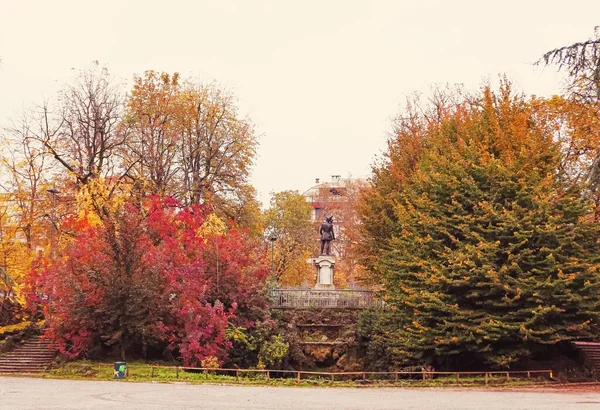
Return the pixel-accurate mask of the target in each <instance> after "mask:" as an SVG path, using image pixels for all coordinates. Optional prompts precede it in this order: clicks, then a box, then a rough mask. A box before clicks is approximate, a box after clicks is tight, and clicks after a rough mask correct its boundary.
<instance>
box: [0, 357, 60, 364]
mask: <svg viewBox="0 0 600 410" xmlns="http://www.w3.org/2000/svg"><path fill="white" fill-rule="evenodd" d="M52 359H54V356H44V357H31V356H10V357H1V358H0V363H10V362H12V361H22V360H29V361H36V362H48V361H52Z"/></svg>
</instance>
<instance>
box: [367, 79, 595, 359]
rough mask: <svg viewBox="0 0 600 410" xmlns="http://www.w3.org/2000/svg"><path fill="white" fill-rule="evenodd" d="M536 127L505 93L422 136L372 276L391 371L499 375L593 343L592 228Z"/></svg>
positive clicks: (484, 98) (524, 107) (488, 96)
mask: <svg viewBox="0 0 600 410" xmlns="http://www.w3.org/2000/svg"><path fill="white" fill-rule="evenodd" d="M540 121H541V120H540V119H539V118H536V116H535V115H534V110H533V109H532V107H531V104H529V103H528V102H527V101H526V100H525V98H524V97H522V96H515V95H513V93H512V91H511V90H510V85H509V84H507V83H505V84H503V86H502V88H501V90H500V91H499V92H498V93H497V94H495V93H493V92H492V91H491V90H490V89H489V88H486V89H484V90H483V92H482V93H481V95H480V96H478V98H477V99H476V100H470V101H468V102H464V103H463V104H461V105H460V107H457V109H456V110H455V111H454V112H453V113H452V114H451V115H449V116H448V118H446V119H444V120H443V121H441V122H440V123H439V125H438V126H436V127H433V128H431V129H430V130H429V135H428V138H427V140H428V147H427V149H425V150H424V152H423V153H422V155H421V156H420V158H419V160H418V163H417V165H416V167H415V171H414V172H413V173H412V174H411V175H410V176H409V177H408V178H407V179H406V180H404V181H403V183H402V187H401V188H400V189H398V191H397V193H396V199H395V201H394V204H393V207H392V208H391V209H388V212H391V214H392V215H393V217H392V218H391V219H390V221H391V225H393V226H394V229H392V231H393V232H394V235H392V236H390V237H388V238H384V240H383V243H382V246H381V248H380V253H379V255H380V257H379V258H378V261H377V262H376V264H375V270H376V272H377V273H378V275H379V279H380V281H381V282H382V283H383V286H384V292H385V294H386V296H387V298H388V301H389V303H390V304H391V305H392V307H393V308H395V309H397V312H398V315H399V317H400V323H401V324H402V325H401V326H398V328H396V329H391V333H390V338H395V339H396V340H400V342H401V343H400V344H401V347H397V346H396V347H395V348H394V352H393V353H394V356H395V360H397V362H398V363H405V364H407V363H411V362H414V363H424V362H432V363H437V364H440V363H442V364H443V365H446V366H451V363H453V362H454V361H461V362H463V363H465V362H464V360H468V361H469V362H471V363H473V362H475V363H477V362H479V363H483V362H485V363H487V364H492V365H494V366H496V367H504V368H506V367H509V366H511V365H512V364H515V363H517V362H518V361H519V360H521V359H523V358H526V357H527V356H528V355H529V354H530V353H531V352H532V351H533V350H534V349H536V348H537V347H539V346H541V345H551V344H554V343H557V342H559V341H562V340H570V339H573V338H578V337H591V336H593V335H594V334H595V333H594V325H595V324H596V321H597V319H598V313H597V312H598V310H599V307H600V306H599V302H600V297H599V295H598V290H599V287H600V276H599V275H598V267H597V265H598V261H599V255H600V247H599V245H598V241H597V233H598V226H597V225H596V224H594V223H593V222H591V212H592V207H591V204H590V203H589V201H588V200H586V199H584V198H583V196H582V195H581V190H580V189H579V188H578V186H577V185H575V184H569V185H566V184H564V179H563V178H562V177H561V175H560V173H559V172H558V169H559V164H560V155H561V153H560V149H559V144H558V143H556V142H555V141H554V140H553V135H552V133H550V132H548V131H547V130H548V127H546V126H545V125H544V124H541V123H540ZM374 189H377V186H375V188H374ZM365 206H368V197H367V202H366V203H365ZM369 222H370V221H369V220H365V223H366V224H368V223H369ZM396 344H397V343H396Z"/></svg>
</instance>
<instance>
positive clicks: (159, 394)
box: [0, 377, 600, 410]
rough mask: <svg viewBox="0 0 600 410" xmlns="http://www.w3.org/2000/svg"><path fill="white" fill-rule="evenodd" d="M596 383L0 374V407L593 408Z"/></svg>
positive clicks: (599, 401) (597, 402) (598, 395)
mask: <svg viewBox="0 0 600 410" xmlns="http://www.w3.org/2000/svg"><path fill="white" fill-rule="evenodd" d="M599 408H600V391H598V390H592V391H590V390H579V391H560V390H543V391H540V390H535V391H527V390H520V391H514V390H511V391H500V390H475V389H464V390H460V389H425V388H418V389H409V388H356V389H347V388H329V389H328V388H293V387H242V386H216V385H186V384H158V383H126V382H116V381H115V382H98V381H71V380H49V379H29V378H14V377H0V409H11V410H13V409H14V410H18V409H23V410H26V409H32V410H33V409H35V410H38V409H61V410H63V409H82V410H87V409H127V410H138V409H139V410H141V409H144V410H146V409H148V410H155V409H228V410H232V409H233V410H240V409H327V410H334V409H335V410H337V409H484V410H496V409H544V410H549V409H560V410H564V409H599Z"/></svg>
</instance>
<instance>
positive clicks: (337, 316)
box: [275, 309, 362, 371]
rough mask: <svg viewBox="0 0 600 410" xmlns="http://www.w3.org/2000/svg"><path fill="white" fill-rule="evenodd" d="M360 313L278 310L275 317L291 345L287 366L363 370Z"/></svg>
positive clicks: (323, 310)
mask: <svg viewBox="0 0 600 410" xmlns="http://www.w3.org/2000/svg"><path fill="white" fill-rule="evenodd" d="M359 313H360V310H355V309H285V310H278V313H277V315H275V316H277V318H278V320H279V323H280V324H281V326H282V328H283V333H284V334H285V337H286V339H287V340H288V341H289V343H290V354H289V359H288V363H287V365H288V366H289V367H292V368H297V369H303V370H310V369H331V370H336V371H358V370H360V369H361V368H362V361H361V360H360V358H359V354H358V348H357V343H356V325H357V321H358V315H359Z"/></svg>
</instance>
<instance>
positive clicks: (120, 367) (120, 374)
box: [114, 362, 127, 379]
mask: <svg viewBox="0 0 600 410" xmlns="http://www.w3.org/2000/svg"><path fill="white" fill-rule="evenodd" d="M114 373H115V379H124V378H125V376H127V363H126V362H115V369H114Z"/></svg>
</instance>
